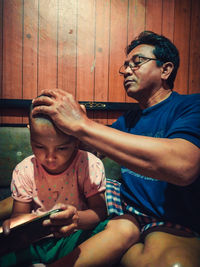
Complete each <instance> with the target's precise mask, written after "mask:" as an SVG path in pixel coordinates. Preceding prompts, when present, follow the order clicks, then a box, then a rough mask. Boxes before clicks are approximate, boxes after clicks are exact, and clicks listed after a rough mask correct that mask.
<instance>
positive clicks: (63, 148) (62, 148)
mask: <svg viewBox="0 0 200 267" xmlns="http://www.w3.org/2000/svg"><path fill="white" fill-rule="evenodd" d="M58 150H60V151H63V150H67V147H66V146H65V147H59V148H58Z"/></svg>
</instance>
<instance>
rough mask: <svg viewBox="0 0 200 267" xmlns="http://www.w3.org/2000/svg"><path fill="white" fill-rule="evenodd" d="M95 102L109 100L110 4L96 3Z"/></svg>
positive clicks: (102, 1)
mask: <svg viewBox="0 0 200 267" xmlns="http://www.w3.org/2000/svg"><path fill="white" fill-rule="evenodd" d="M95 14H96V45H95V63H96V68H95V95H94V100H95V101H107V100H108V64H109V62H108V56H109V19H110V2H109V1H104V0H98V1H96V12H95Z"/></svg>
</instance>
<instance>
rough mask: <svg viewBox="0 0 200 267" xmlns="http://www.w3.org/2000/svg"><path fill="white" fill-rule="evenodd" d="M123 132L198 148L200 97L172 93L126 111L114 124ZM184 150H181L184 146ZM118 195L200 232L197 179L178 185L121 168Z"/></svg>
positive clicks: (160, 217) (138, 206) (199, 202)
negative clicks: (179, 141)
mask: <svg viewBox="0 0 200 267" xmlns="http://www.w3.org/2000/svg"><path fill="white" fill-rule="evenodd" d="M112 127H113V128H115V129H118V130H121V131H123V132H127V133H131V134H135V135H143V136H151V137H155V138H156V137H158V138H183V139H186V140H188V141H189V142H191V143H193V144H194V145H196V146H197V147H200V94H192V95H180V94H178V93H176V92H173V93H172V94H171V95H170V96H169V97H168V98H167V99H165V100H164V101H162V102H160V103H158V104H156V105H154V106H152V107H150V108H147V109H145V110H140V109H138V110H137V111H135V110H134V111H129V112H127V113H126V114H125V115H123V116H121V117H119V119H118V120H117V121H116V122H115V123H113V125H112ZM183 149H184V147H183ZM121 173H122V178H123V183H122V187H121V195H122V197H123V198H124V199H125V200H126V202H127V203H129V204H130V205H132V206H134V207H136V208H137V209H138V210H139V211H141V212H143V213H146V214H148V215H151V216H154V217H156V218H158V219H160V220H162V221H171V222H173V223H178V224H181V225H184V226H186V227H189V228H191V229H193V230H194V231H196V232H198V233H200V216H199V211H200V177H199V178H198V179H196V180H195V182H193V183H192V184H191V185H188V186H177V185H173V184H170V183H167V182H164V181H159V180H157V179H153V178H151V177H145V176H143V175H140V174H138V173H135V172H133V171H131V170H129V169H127V168H126V167H123V166H122V167H121Z"/></svg>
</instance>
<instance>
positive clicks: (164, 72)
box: [161, 62, 174, 80]
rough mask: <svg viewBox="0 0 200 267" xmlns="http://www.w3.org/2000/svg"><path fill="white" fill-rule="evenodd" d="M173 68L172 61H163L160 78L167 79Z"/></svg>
mask: <svg viewBox="0 0 200 267" xmlns="http://www.w3.org/2000/svg"><path fill="white" fill-rule="evenodd" d="M173 69H174V64H173V63H172V62H165V63H164V64H163V65H162V67H161V78H162V79H163V80H167V79H168V78H169V76H170V74H171V73H172V71H173Z"/></svg>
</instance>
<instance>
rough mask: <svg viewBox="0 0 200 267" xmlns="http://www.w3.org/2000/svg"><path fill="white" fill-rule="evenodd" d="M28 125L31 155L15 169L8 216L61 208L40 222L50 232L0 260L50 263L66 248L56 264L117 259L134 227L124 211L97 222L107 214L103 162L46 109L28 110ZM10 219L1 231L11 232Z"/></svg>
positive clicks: (92, 263) (93, 263)
mask: <svg viewBox="0 0 200 267" xmlns="http://www.w3.org/2000/svg"><path fill="white" fill-rule="evenodd" d="M29 127H30V138H31V145H32V150H33V153H34V155H32V156H29V157H27V158H26V159H24V160H23V161H22V162H21V163H19V164H18V165H17V166H16V168H15V170H14V172H13V178H12V182H11V190H12V197H13V199H14V204H13V210H12V216H11V217H12V218H14V219H15V220H16V218H17V219H19V218H21V217H24V216H27V214H30V213H33V214H34V215H33V216H35V215H41V214H43V213H45V212H47V211H50V210H52V209H55V208H60V209H61V210H62V211H60V212H58V213H56V214H52V215H51V216H50V219H49V220H46V221H44V223H43V224H44V227H45V226H51V231H52V233H53V234H54V236H50V237H49V236H48V237H46V238H43V239H41V240H39V241H37V242H34V243H33V244H31V245H30V247H28V248H27V249H25V250H23V252H22V251H20V252H16V253H10V254H7V255H5V256H4V257H2V258H1V259H0V266H15V265H16V264H18V265H20V264H21V266H22V265H26V266H28V265H29V264H33V263H38V262H43V263H51V262H53V261H55V260H57V259H60V258H63V256H65V255H67V254H69V253H70V252H71V253H70V254H69V255H67V256H66V257H65V258H63V259H61V260H60V263H59V266H62V262H63V266H68V267H70V266H105V265H106V264H107V265H106V266H109V264H112V263H113V262H116V260H118V259H119V258H120V256H121V255H122V253H123V252H125V251H126V250H127V249H128V248H129V247H130V245H131V244H132V241H133V236H134V237H135V233H134V235H133V232H134V231H135V228H134V225H133V224H132V221H131V220H130V221H129V220H126V217H128V215H124V218H123V217H121V218H117V219H118V223H117V224H116V221H117V219H114V220H111V221H110V222H109V223H108V220H105V221H103V222H100V221H102V220H104V219H105V218H106V215H107V210H106V204H105V198H104V193H105V174H104V167H103V164H102V162H101V161H100V159H98V158H97V157H96V156H94V155H93V154H91V153H89V152H86V151H82V150H79V149H78V140H77V139H76V138H74V137H72V136H69V135H66V134H64V133H62V132H61V131H60V130H59V129H58V128H56V126H54V123H53V122H52V121H51V119H50V118H48V117H46V116H45V115H42V114H39V115H37V116H36V117H32V116H31V115H30V125H29ZM10 221H12V219H11V220H9V221H7V222H5V223H4V230H5V231H6V230H7V231H8V232H9V224H10ZM120 222H121V224H120ZM115 225H116V227H115ZM120 225H121V226H120ZM104 228H105V230H104V231H102V230H103V229H104ZM79 229H81V230H79ZM83 230H85V231H83ZM86 230H87V231H86ZM101 231H102V232H101ZM98 232H101V233H99V234H97V235H96V236H93V235H94V234H96V233H98ZM90 236H93V237H92V238H90V239H89V240H87V241H85V240H86V239H88V238H89V237H90ZM83 241H85V242H83ZM79 244H81V245H80V246H79V247H77V246H78V245H79ZM75 247H77V248H76V249H74V248H75ZM66 263H67V265H66ZM96 264H98V265H96ZM55 266H57V263H56V265H55Z"/></svg>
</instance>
